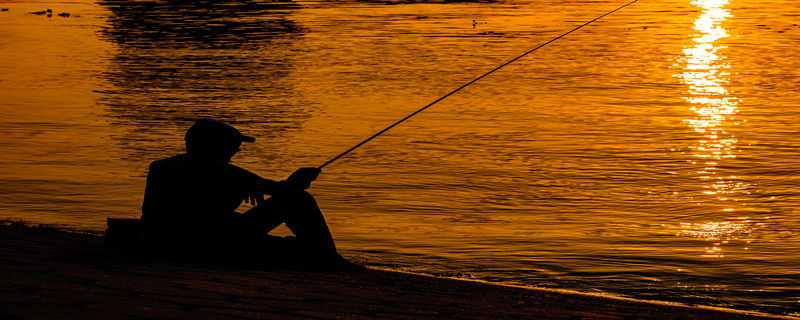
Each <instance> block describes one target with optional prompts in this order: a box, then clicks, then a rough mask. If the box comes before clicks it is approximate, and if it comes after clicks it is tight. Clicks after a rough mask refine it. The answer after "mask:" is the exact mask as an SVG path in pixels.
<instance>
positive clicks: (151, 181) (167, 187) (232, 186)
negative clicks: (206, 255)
mask: <svg viewBox="0 0 800 320" xmlns="http://www.w3.org/2000/svg"><path fill="white" fill-rule="evenodd" d="M254 177H257V176H255V175H254V174H252V173H250V172H248V171H246V170H244V169H241V168H239V167H237V166H234V165H231V164H227V163H226V164H219V163H216V164H212V163H207V162H201V161H195V160H193V159H192V158H191V157H189V156H187V155H185V154H182V155H177V156H174V157H170V158H166V159H162V160H157V161H154V162H153V163H152V164H151V165H150V170H149V172H148V176H147V186H146V189H145V196H144V203H143V204H142V221H143V223H144V226H145V232H146V235H147V236H148V237H150V238H158V239H164V240H167V239H169V240H171V241H179V242H183V241H190V242H194V241H198V240H210V241H213V240H214V239H217V238H218V236H220V235H222V234H224V233H225V231H226V229H227V227H228V226H229V224H230V223H231V220H232V219H231V216H232V215H234V214H235V213H234V210H236V208H237V207H238V206H239V205H240V204H241V202H242V200H243V199H244V198H245V196H246V195H247V193H248V191H249V190H252V188H253V185H254V184H255V183H256V182H255V180H254V179H255V178H254Z"/></svg>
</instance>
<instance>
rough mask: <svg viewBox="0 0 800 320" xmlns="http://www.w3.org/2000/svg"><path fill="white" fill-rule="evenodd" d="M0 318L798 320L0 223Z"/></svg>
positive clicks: (787, 317)
mask: <svg viewBox="0 0 800 320" xmlns="http://www.w3.org/2000/svg"><path fill="white" fill-rule="evenodd" d="M0 241H1V242H2V243H3V244H4V245H3V246H2V247H0V259H1V260H2V263H0V275H1V276H0V288H3V289H2V291H0V292H2V293H0V300H2V301H3V304H4V305H6V306H8V307H4V308H2V309H1V310H0V317H2V318H3V319H45V318H47V319H53V318H58V319H85V318H87V317H95V318H96V317H104V318H113V319H123V318H157V319H187V318H198V317H200V318H215V319H218V318H231V319H233V318H236V319H257V318H266V319H298V318H313V319H338V318H345V319H526V318H527V319H800V318H793V317H789V316H777V315H768V314H763V313H756V312H746V311H737V310H730V309H723V308H714V307H703V306H687V305H683V304H677V303H666V302H650V301H641V300H635V299H628V298H619V297H609V296H601V295H595V294H587V293H579V292H572V291H568V290H556V289H538V288H524V287H514V286H501V285H495V284H490V283H483V282H476V281H463V280H456V279H448V278H436V277H432V276H424V275H416V274H408V273H402V272H396V271H390V270H374V269H370V270H368V271H365V272H336V273H319V272H301V271H294V270H286V269H275V270H255V269H253V268H241V267H235V268H234V267H224V266H204V265H193V264H181V263H168V262H164V261H135V260H136V259H131V258H126V257H124V256H122V255H120V254H119V253H118V252H114V251H113V250H108V249H105V248H104V247H103V245H102V237H101V236H100V235H98V234H92V233H79V232H69V231H65V230H59V229H56V228H52V227H43V226H28V225H24V224H22V223H16V222H2V223H0Z"/></svg>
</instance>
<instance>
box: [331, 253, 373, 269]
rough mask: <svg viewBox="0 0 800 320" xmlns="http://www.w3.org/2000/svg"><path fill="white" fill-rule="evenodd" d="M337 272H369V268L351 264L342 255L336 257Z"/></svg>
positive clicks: (335, 267) (334, 263)
mask: <svg viewBox="0 0 800 320" xmlns="http://www.w3.org/2000/svg"><path fill="white" fill-rule="evenodd" d="M333 268H334V270H335V271H367V267H365V266H362V265H360V264H357V263H354V262H351V261H350V260H347V259H345V258H344V257H342V256H340V255H338V254H337V255H336V258H334V262H333Z"/></svg>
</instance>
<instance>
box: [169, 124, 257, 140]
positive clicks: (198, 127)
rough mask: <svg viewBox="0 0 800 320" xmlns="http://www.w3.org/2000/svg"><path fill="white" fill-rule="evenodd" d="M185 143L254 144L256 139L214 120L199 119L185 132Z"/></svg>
mask: <svg viewBox="0 0 800 320" xmlns="http://www.w3.org/2000/svg"><path fill="white" fill-rule="evenodd" d="M185 139H186V141H190V140H194V141H198V142H199V141H214V140H216V141H230V142H255V141H256V138H253V137H251V136H246V135H243V134H242V133H241V132H239V130H237V129H236V128H234V127H233V126H231V125H229V124H227V123H225V122H222V121H219V120H214V119H199V120H197V121H195V123H194V124H193V125H192V127H191V128H189V130H187V131H186V137H185Z"/></svg>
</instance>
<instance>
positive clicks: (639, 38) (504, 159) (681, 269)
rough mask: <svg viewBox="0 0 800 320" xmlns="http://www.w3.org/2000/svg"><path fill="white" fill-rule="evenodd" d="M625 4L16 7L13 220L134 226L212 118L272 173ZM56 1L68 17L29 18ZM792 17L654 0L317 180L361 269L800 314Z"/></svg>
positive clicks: (704, 1)
mask: <svg viewBox="0 0 800 320" xmlns="http://www.w3.org/2000/svg"><path fill="white" fill-rule="evenodd" d="M621 3H622V2H617V1H605V0H604V1H591V2H588V1H552V0H545V1H524V0H520V1H502V2H498V3H452V4H397V5H385V4H370V3H366V2H355V1H354V2H331V3H329V2H299V3H275V4H270V3H265V2H239V4H238V5H227V6H222V5H220V4H216V5H215V4H208V3H204V2H193V4H192V6H182V5H176V4H168V3H165V2H161V4H159V5H155V6H146V5H144V4H141V3H140V4H138V5H135V4H134V3H127V2H106V3H94V2H91V1H78V2H50V3H49V4H47V5H45V4H42V3H40V2H31V1H11V2H7V3H6V4H3V5H0V7H7V8H10V10H9V11H7V12H0V111H2V112H0V191H2V192H0V218H16V219H25V220H27V221H31V222H36V223H55V224H64V225H67V226H70V227H74V228H82V229H95V230H101V229H102V228H103V223H104V219H105V217H106V216H108V215H118V216H136V215H138V207H139V203H140V201H141V197H142V191H143V185H144V175H145V169H146V167H147V165H148V163H149V161H152V160H155V159H158V158H161V157H166V156H169V155H171V154H174V153H177V152H180V151H181V150H182V134H183V131H184V130H185V129H186V128H187V127H188V125H190V124H191V121H192V119H194V118H196V117H200V116H211V117H217V118H222V119H226V120H228V121H230V122H232V123H235V124H236V125H237V126H238V127H240V128H241V129H242V131H245V132H246V133H248V134H250V135H253V136H256V137H257V138H258V141H257V143H255V144H252V145H247V146H245V148H244V151H243V152H242V153H241V154H240V155H239V156H237V158H236V159H235V162H236V163H238V164H240V165H242V166H244V167H246V168H249V169H251V170H253V171H255V172H258V173H260V174H262V175H264V176H266V177H271V178H274V179H281V178H283V177H284V176H285V175H286V174H287V173H288V172H290V171H291V170H292V169H293V168H295V167H297V166H301V165H306V166H308V165H311V166H313V165H319V164H321V163H322V162H324V161H325V160H327V159H328V158H329V157H331V156H333V155H335V154H337V153H339V152H341V151H342V150H344V149H346V148H348V147H350V146H351V145H352V144H354V143H356V142H358V141H359V140H361V139H363V138H364V137H366V136H368V135H369V134H371V133H372V132H374V131H376V130H379V129H381V128H382V127H384V126H385V125H387V124H389V123H391V122H392V121H393V120H394V119H396V118H397V117H400V116H402V115H405V114H406V113H408V112H410V111H412V110H414V109H416V108H418V107H419V106H422V105H424V104H426V103H428V102H430V101H431V100H433V99H434V98H436V97H437V96H439V95H441V94H443V93H446V92H447V91H449V90H451V89H452V88H455V87H457V86H459V85H460V84H462V83H463V82H465V81H467V80H469V79H471V78H472V77H474V76H476V75H479V74H481V73H483V72H485V71H487V70H488V69H490V68H491V67H493V66H494V65H496V64H498V63H500V62H503V61H505V60H506V59H508V58H510V57H512V56H514V55H516V54H518V53H520V52H521V51H523V50H525V49H527V48H529V47H531V46H533V45H536V44H537V43H541V42H543V41H546V40H548V39H550V38H552V37H554V36H556V35H558V34H559V33H561V32H563V31H565V30H568V29H569V28H571V27H573V26H575V25H577V24H579V23H581V22H583V21H586V20H588V19H591V18H592V17H594V16H597V15H599V14H601V13H603V12H606V11H609V10H611V9H613V8H614V7H616V6H618V5H620V4H621ZM47 7H51V8H53V9H54V10H55V11H56V12H61V11H68V12H70V13H72V16H71V17H70V18H61V17H58V16H53V17H52V18H47V17H45V16H37V15H31V14H27V12H30V11H37V10H44V9H45V8H47ZM75 15H79V17H75ZM798 23H800V4H798V3H796V2H794V1H790V0H774V1H756V0H694V1H692V0H661V1H648V0H642V1H640V3H638V4H636V5H635V6H632V7H630V8H628V9H625V10H624V11H622V12H619V13H618V14H615V15H612V16H610V17H608V18H605V19H603V20H601V21H599V22H598V23H596V24H594V25H592V26H590V27H587V28H586V29H583V30H581V31H580V32H578V33H575V34H573V35H570V36H569V37H567V38H565V39H562V40H560V41H558V42H556V43H553V44H552V45H550V46H548V47H546V48H545V49H542V50H540V51H537V52H536V53H535V54H534V55H532V56H529V57H527V58H525V59H524V60H522V61H519V62H518V63H515V64H513V65H511V66H509V67H507V68H505V69H503V70H502V71H500V72H498V73H496V74H494V75H492V76H490V77H488V78H486V79H484V80H482V81H481V82H479V83H478V84H476V85H474V86H472V87H470V88H468V89H467V90H465V91H464V92H462V93H460V94H458V95H456V96H454V97H452V98H450V99H448V100H446V101H445V102H444V103H442V104H440V105H437V106H436V107H434V108H433V109H431V110H430V111H427V112H425V113H423V114H421V115H419V116H418V117H416V118H414V119H413V120H412V121H410V122H408V123H407V124H404V125H403V126H401V127H398V128H397V129H395V130H393V131H391V132H390V133H389V134H388V135H386V136H383V137H381V138H379V139H377V140H375V141H374V142H372V143H370V144H368V145H367V146H365V147H363V148H361V149H359V150H358V151H357V152H355V153H354V154H353V155H351V156H349V157H346V158H343V159H341V160H340V161H338V162H336V163H334V164H333V165H331V166H329V167H327V168H326V171H325V173H324V174H323V175H322V177H321V179H320V180H319V181H318V182H317V183H316V184H315V186H314V188H313V189H312V191H313V192H314V193H315V195H316V196H317V197H318V198H319V200H320V203H321V205H322V207H323V209H324V211H325V212H326V215H327V217H328V219H329V222H330V224H331V225H332V228H333V231H334V233H335V236H336V238H337V240H338V242H339V244H340V246H341V247H343V248H344V249H345V250H346V253H347V254H348V255H349V256H351V257H355V258H356V260H361V261H366V262H367V263H368V264H371V265H380V266H389V267H393V268H399V269H404V270H410V271H418V272H426V273H432V274H441V275H455V276H461V277H472V278H479V279H485V280H489V281H497V282H505V283H516V284H530V285H537V286H555V287H565V288H575V289H580V290H592V291H594V290H596V291H604V292H612V293H616V294H623V295H629V296H635V297H642V298H654V299H662V300H671V301H689V302H694V303H703V304H714V305H720V306H733V307H737V308H744V309H758V310H764V311H771V312H779V313H792V312H798V310H800V267H798V266H800V234H798V231H797V230H799V229H800V211H798V210H799V208H800V198H798V191H800V179H799V178H798V177H797V175H796V173H797V172H796V170H795V169H796V168H797V167H798V165H799V164H800V153H799V152H798V150H800V149H798V147H800V137H798V135H797V132H800V124H798V122H797V119H798V117H799V116H800V100H799V99H798V98H797V97H795V94H796V93H797V91H798V88H800V71H799V70H798V68H797V61H800V59H799V58H800V53H798V52H800V51H797V50H796V49H795V46H796V44H797V43H798V40H800V26H798Z"/></svg>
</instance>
